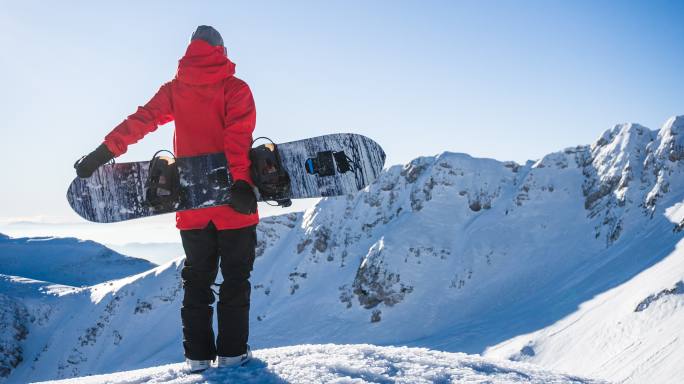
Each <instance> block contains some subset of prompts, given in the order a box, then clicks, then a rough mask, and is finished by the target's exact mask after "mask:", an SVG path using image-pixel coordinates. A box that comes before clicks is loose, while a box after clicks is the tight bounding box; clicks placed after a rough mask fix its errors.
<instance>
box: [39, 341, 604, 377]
mask: <svg viewBox="0 0 684 384" xmlns="http://www.w3.org/2000/svg"><path fill="white" fill-rule="evenodd" d="M254 357H255V359H254V360H253V361H251V362H250V363H249V364H247V365H246V366H244V367H240V368H226V369H224V368H221V369H217V368H211V369H209V370H208V371H205V372H203V373H199V374H192V373H189V372H187V370H186V368H185V366H184V364H182V363H180V364H170V365H163V366H159V367H154V368H147V369H140V370H135V371H128V372H119V373H114V374H109V375H101V376H91V377H85V378H79V379H71V380H64V381H53V382H52V383H69V384H86V383H127V384H136V383H178V384H180V383H226V382H240V383H359V384H361V383H411V384H420V383H449V382H458V383H464V384H465V383H492V384H496V383H598V381H593V380H589V379H583V378H579V377H576V376H572V375H563V374H557V373H551V372H548V371H545V370H542V369H540V368H538V367H535V366H532V365H529V364H521V363H512V362H509V361H497V360H491V359H484V358H482V357H479V356H468V355H465V354H459V353H446V352H438V351H432V350H428V349H422V348H405V347H403V348H401V347H377V346H373V345H367V344H366V345H334V344H325V345H302V346H294V347H281V348H273V349H264V350H259V351H255V353H254Z"/></svg>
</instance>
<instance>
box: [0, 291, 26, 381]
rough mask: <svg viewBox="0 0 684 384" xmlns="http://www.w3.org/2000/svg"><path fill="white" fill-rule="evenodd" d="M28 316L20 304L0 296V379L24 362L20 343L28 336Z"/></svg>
mask: <svg viewBox="0 0 684 384" xmlns="http://www.w3.org/2000/svg"><path fill="white" fill-rule="evenodd" d="M28 323H29V315H28V312H27V310H26V308H25V307H24V306H23V305H22V304H21V302H19V301H17V300H14V299H12V298H10V297H8V296H6V295H3V294H0V378H1V377H7V376H9V374H10V373H11V372H12V369H14V368H16V367H17V365H19V363H21V362H22V361H23V360H24V356H23V353H24V351H23V348H22V346H21V342H22V341H23V340H24V339H26V336H28Z"/></svg>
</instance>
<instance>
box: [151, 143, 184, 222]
mask: <svg viewBox="0 0 684 384" xmlns="http://www.w3.org/2000/svg"><path fill="white" fill-rule="evenodd" d="M161 152H167V153H169V154H171V156H172V157H166V156H158V155H159V153H161ZM179 202H180V176H179V174H178V166H177V164H176V157H175V156H174V155H173V153H171V152H170V151H167V150H161V151H157V152H156V153H155V154H154V156H152V160H151V161H150V166H149V168H148V174H147V181H146V183H145V203H146V204H147V205H149V206H150V207H152V208H154V209H169V208H175V206H176V204H178V203H179Z"/></svg>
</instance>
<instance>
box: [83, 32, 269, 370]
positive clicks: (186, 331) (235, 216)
mask: <svg viewBox="0 0 684 384" xmlns="http://www.w3.org/2000/svg"><path fill="white" fill-rule="evenodd" d="M234 73H235V64H233V63H232V62H231V61H230V60H229V59H228V57H227V51H226V49H225V47H224V44H223V38H222V37H221V35H220V34H219V32H218V31H217V30H216V29H214V28H212V27H210V26H205V25H201V26H199V27H197V30H196V31H195V32H194V33H193V34H192V37H191V39H190V45H189V46H188V48H187V50H186V52H185V55H184V56H183V57H182V58H181V59H180V60H179V62H178V72H177V74H176V77H175V78H174V79H173V80H171V81H169V82H168V83H166V84H164V85H162V86H161V88H160V89H159V91H158V92H157V94H156V95H154V97H152V99H151V100H150V101H149V102H148V103H147V104H145V105H144V106H142V107H138V110H137V111H136V112H135V113H134V114H132V115H130V116H128V118H127V119H126V120H124V121H123V122H122V123H121V124H119V125H118V126H117V127H116V128H114V130H112V131H111V133H109V134H108V135H107V136H106V137H105V139H104V142H103V143H102V144H101V145H100V146H99V147H97V149H95V150H94V151H93V152H91V153H90V154H88V155H87V156H84V157H83V158H81V159H80V160H79V161H78V162H77V163H76V165H75V168H76V173H77V175H78V176H79V177H83V178H85V177H90V176H91V175H92V174H93V172H94V171H95V170H96V169H97V168H98V167H100V166H102V165H104V164H105V163H107V162H109V161H110V160H111V159H113V158H114V157H116V156H119V155H121V154H123V153H125V152H126V150H127V148H128V146H129V145H131V144H133V143H136V142H137V141H138V140H140V139H142V138H143V136H145V135H146V134H148V133H150V132H152V131H154V130H156V129H157V127H158V126H159V125H162V124H165V123H168V122H170V121H174V120H175V125H176V128H175V132H174V152H175V155H176V156H178V157H185V156H193V155H199V154H205V153H212V152H221V151H223V152H224V153H225V155H226V158H227V160H228V164H229V167H230V172H231V174H232V177H233V180H235V182H234V184H233V186H232V187H231V200H230V206H217V207H212V208H204V209H197V210H188V211H182V212H177V213H176V227H177V228H178V229H180V235H181V239H182V242H183V248H184V250H185V255H186V260H185V265H184V266H183V269H182V272H181V276H182V279H183V288H184V297H183V307H182V308H181V320H182V323H183V347H184V350H185V358H186V361H187V363H188V365H189V367H190V370H191V371H202V370H205V369H207V368H209V366H210V364H211V362H212V361H213V360H215V359H216V357H218V366H219V367H224V366H236V365H242V364H245V363H246V362H247V361H249V359H250V358H251V356H252V354H251V351H250V349H249V346H248V345H247V338H248V334H249V305H250V292H251V285H250V282H249V277H250V273H251V271H252V266H253V264H254V257H255V246H256V224H257V223H258V221H259V216H258V213H257V203H256V196H255V194H254V192H253V189H252V180H251V178H250V174H249V166H250V160H249V150H250V148H251V145H252V132H253V131H254V126H255V124H256V110H255V106H254V100H253V98H252V93H251V91H250V89H249V86H248V85H247V84H246V83H245V82H244V81H242V80H240V79H238V78H237V77H235V76H234ZM219 265H220V268H221V273H222V275H223V283H222V284H221V285H220V288H219V293H218V296H219V299H218V304H217V317H218V335H217V337H216V338H215V337H214V331H213V326H212V324H213V321H212V319H213V306H212V304H213V303H214V293H213V292H212V284H213V283H214V281H215V278H216V275H217V273H218V267H219Z"/></svg>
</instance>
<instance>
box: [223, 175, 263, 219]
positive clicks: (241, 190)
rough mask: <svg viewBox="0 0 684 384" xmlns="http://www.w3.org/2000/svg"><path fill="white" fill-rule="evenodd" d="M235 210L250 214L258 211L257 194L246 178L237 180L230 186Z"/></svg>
mask: <svg viewBox="0 0 684 384" xmlns="http://www.w3.org/2000/svg"><path fill="white" fill-rule="evenodd" d="M228 204H230V206H231V207H233V209H234V210H236V211H238V212H239V213H242V214H244V215H250V214H252V213H256V211H257V200H256V195H255V194H254V190H253V189H252V186H251V185H249V183H248V182H246V181H244V180H237V181H236V182H235V183H233V185H232V186H231V187H230V201H229V202H228Z"/></svg>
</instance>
